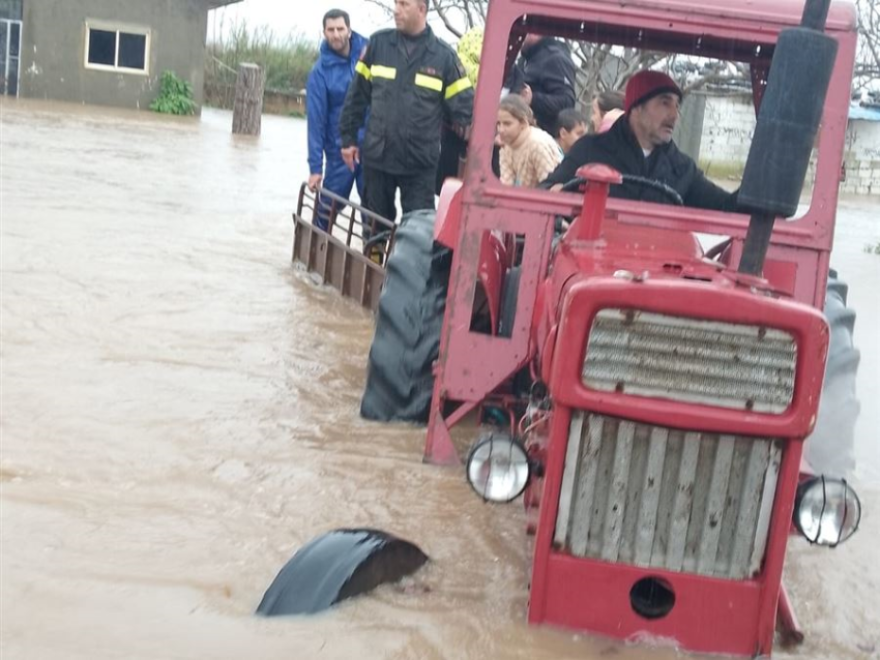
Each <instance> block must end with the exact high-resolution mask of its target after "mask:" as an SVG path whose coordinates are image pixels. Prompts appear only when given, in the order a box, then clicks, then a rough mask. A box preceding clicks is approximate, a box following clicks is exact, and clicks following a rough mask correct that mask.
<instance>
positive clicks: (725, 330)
mask: <svg viewBox="0 0 880 660" xmlns="http://www.w3.org/2000/svg"><path fill="white" fill-rule="evenodd" d="M796 361H797V345H796V343H795V340H794V337H793V336H792V335H790V334H789V333H787V332H784V331H782V330H775V329H772V328H764V327H760V326H752V325H739V324H735V323H724V322H718V321H705V320H701V319H692V318H686V317H678V316H668V315H664V314H655V313H651V312H639V311H635V310H627V309H603V310H601V311H600V312H599V313H598V314H597V315H596V318H595V319H594V320H593V325H592V327H591V329H590V336H589V342H588V344H587V352H586V358H585V360H584V366H583V381H584V384H585V385H587V386H588V387H590V388H592V389H595V390H600V391H605V392H615V391H616V392H625V393H628V394H636V395H640V396H649V397H658V398H664V399H671V400H673V401H683V402H687V403H698V404H708V405H715V406H721V407H724V408H734V409H738V410H754V411H756V412H766V413H781V412H784V411H785V410H786V409H787V408H788V407H789V406H790V405H791V402H792V397H793V395H794V376H795V366H796Z"/></svg>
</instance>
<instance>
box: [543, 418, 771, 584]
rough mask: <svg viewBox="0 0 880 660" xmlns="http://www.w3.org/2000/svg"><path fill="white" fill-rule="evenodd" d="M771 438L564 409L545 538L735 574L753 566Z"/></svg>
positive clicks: (757, 559) (576, 550) (765, 510)
mask: <svg viewBox="0 0 880 660" xmlns="http://www.w3.org/2000/svg"><path fill="white" fill-rule="evenodd" d="M781 457H782V449H781V442H779V441H773V440H768V439H764V438H753V437H745V436H732V435H719V434H715V433H697V432H685V431H678V430H673V429H668V428H664V427H660V426H651V425H647V424H638V423H635V422H631V421H626V420H620V419H614V418H609V417H603V416H600V415H593V414H589V413H584V412H575V413H574V414H573V415H572V421H571V427H570V430H569V438H568V450H567V453H566V457H565V469H564V472H563V477H562V488H561V491H560V498H559V511H558V515H557V519H556V532H555V536H554V543H555V545H556V547H557V548H560V549H563V550H565V551H567V552H570V553H571V554H572V555H575V556H578V557H589V558H592V559H598V560H602V561H609V562H618V563H626V564H631V565H635V566H641V567H651V568H658V569H667V570H671V571H680V572H687V573H696V574H699V575H705V576H713V577H722V578H728V579H733V580H743V579H746V578H748V577H750V576H752V575H754V574H755V573H757V572H758V571H759V570H760V568H761V563H762V560H763V557H764V548H765V545H766V542H767V533H768V529H769V526H770V513H771V511H772V509H773V500H774V497H775V492H776V480H777V476H778V473H779V465H780V461H781Z"/></svg>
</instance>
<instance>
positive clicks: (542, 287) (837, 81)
mask: <svg viewBox="0 0 880 660" xmlns="http://www.w3.org/2000/svg"><path fill="white" fill-rule="evenodd" d="M855 26H856V18H855V13H854V8H853V7H852V6H851V5H850V4H847V3H837V2H835V3H834V4H832V5H831V6H830V7H829V4H828V2H827V1H826V2H822V0H819V1H817V2H812V1H810V2H808V3H807V5H806V7H805V6H804V4H803V2H800V1H794V0H772V1H768V2H763V3H758V4H755V3H751V4H741V5H736V4H735V3H729V2H725V1H724V0H704V1H703V2H701V3H694V4H682V3H680V2H674V1H672V0H634V1H633V2H627V3H620V2H612V1H609V0H578V1H576V2H575V1H563V0H493V1H492V2H491V3H490V5H489V10H488V17H487V23H486V31H485V39H484V44H483V57H482V60H481V67H480V80H479V84H478V86H477V94H476V102H475V112H474V124H473V129H472V132H471V139H470V144H469V149H468V157H467V166H466V169H465V173H464V176H463V179H462V180H461V181H458V180H449V181H447V183H446V185H445V187H444V189H443V192H442V195H441V197H440V203H439V208H438V210H437V212H436V215H435V214H434V212H427V211H426V212H417V213H414V214H411V215H409V216H408V217H406V218H405V219H404V221H403V222H402V224H401V226H400V227H399V228H397V230H396V233H395V236H394V247H393V249H392V250H391V251H390V256H389V257H388V259H387V267H386V269H385V271H384V288H383V291H382V293H381V296H378V298H377V299H371V300H372V301H373V302H374V303H378V310H377V312H378V313H377V330H376V336H375V338H374V341H373V345H372V347H371V351H370V361H369V372H368V377H367V384H366V388H365V393H364V398H363V402H362V414H363V415H364V416H365V417H368V418H372V419H380V420H407V421H417V422H427V424H428V431H427V439H426V443H425V449H424V458H425V460H426V461H428V462H432V463H437V464H460V463H461V462H462V457H461V456H460V454H459V449H458V448H457V446H456V443H455V442H453V434H452V429H453V428H454V427H456V425H459V424H460V423H461V422H462V421H463V420H465V419H466V418H468V417H469V416H472V415H471V414H472V413H478V414H479V418H480V420H481V421H482V422H483V423H484V425H485V427H488V430H486V432H485V433H484V434H483V435H481V437H479V439H478V440H477V441H476V442H475V443H474V444H473V445H472V446H471V448H470V450H469V451H468V452H467V454H466V456H465V457H464V460H465V463H466V466H467V468H466V472H467V477H468V481H469V482H470V483H471V485H472V486H473V487H474V489H475V490H476V491H477V493H478V494H479V495H480V496H481V497H483V498H484V499H486V500H491V501H510V500H513V499H516V498H518V497H519V496H520V495H521V494H523V493H524V497H523V501H524V503H525V506H526V510H527V514H528V521H529V522H528V531H529V533H530V534H531V535H533V544H534V555H533V566H532V573H531V587H530V589H531V590H530V599H529V611H528V619H529V621H530V622H532V623H541V624H551V625H555V626H561V627H565V628H572V629H580V630H586V631H591V632H594V633H597V634H602V635H606V636H609V637H614V638H621V639H627V640H633V639H637V640H651V639H653V640H673V641H674V642H675V643H676V644H678V645H679V646H681V647H682V648H685V649H688V650H693V651H700V652H712V653H726V654H734V655H743V656H754V655H769V653H770V652H771V649H772V645H773V640H774V630H775V628H776V626H777V624H778V625H779V626H780V629H781V631H782V633H783V635H784V639H799V638H801V637H802V636H801V632H800V629H799V627H798V624H797V621H796V618H795V616H794V613H793V610H792V607H791V604H790V602H789V599H788V596H787V594H786V591H785V589H784V587H783V585H782V568H783V562H784V558H785V551H786V544H787V539H788V537H789V535H790V534H793V533H800V534H801V535H803V536H805V537H806V538H807V539H809V541H810V542H812V543H817V544H823V545H829V546H835V545H837V544H838V543H840V542H842V541H844V540H846V538H848V537H849V536H850V535H851V534H852V533H853V532H854V531H855V530H856V528H857V527H858V522H859V517H860V513H861V511H860V504H859V501H858V498H857V497H856V495H855V493H854V492H853V490H852V488H851V487H850V486H849V484H847V482H846V481H845V479H843V478H842V477H844V476H845V473H846V470H847V468H848V467H850V466H848V465H847V464H845V463H843V464H838V465H834V466H828V465H815V466H812V467H811V466H810V465H809V462H808V461H807V460H806V458H808V457H805V441H806V439H807V438H808V437H809V436H810V434H811V432H813V430H814V427H815V425H816V420H817V414H818V415H819V417H820V424H821V417H822V415H824V414H825V413H824V412H821V411H820V398H825V399H828V398H829V394H828V392H829V390H830V389H833V390H834V391H835V394H834V396H833V400H834V401H835V404H836V405H837V406H841V405H843V406H849V408H847V410H846V417H847V418H848V419H849V422H848V423H849V428H845V427H838V428H837V429H836V431H837V432H839V433H840V437H834V436H833V434H832V436H831V437H823V438H816V437H813V438H812V439H811V440H810V442H815V443H825V444H830V446H831V447H832V448H833V447H835V446H837V445H836V444H835V443H842V445H840V446H839V447H838V448H837V449H836V450H834V449H833V450H832V451H831V452H830V454H832V455H834V454H836V455H840V456H845V455H847V452H848V451H849V450H850V449H851V448H850V447H847V446H845V445H846V442H847V436H848V437H849V441H850V442H851V437H852V424H853V419H854V417H855V414H856V413H857V404H856V403H855V399H854V374H855V369H856V366H857V363H858V352H857V351H856V350H855V349H854V348H853V346H852V324H853V314H852V313H851V312H850V311H849V310H847V309H846V307H845V298H846V295H845V294H846V289H845V286H844V285H842V284H841V283H840V282H839V281H838V280H837V279H836V276H835V275H834V274H833V273H832V274H831V276H829V259H830V251H831V247H832V238H833V230H834V220H835V209H836V206H837V197H838V183H839V179H840V173H841V163H842V155H843V148H844V137H845V131H846V123H847V112H848V106H849V96H850V83H851V78H852V76H851V72H852V69H853V62H854V54H855V48H856V27H855ZM527 33H539V34H543V35H553V36H556V37H559V38H563V39H569V40H573V41H587V42H591V43H594V44H608V45H611V46H614V47H619V48H621V49H623V48H626V49H638V50H641V51H643V52H649V51H660V52H664V53H679V54H682V55H684V56H687V57H689V58H694V59H696V58H706V59H705V61H709V62H716V63H717V62H723V63H731V62H732V63H736V64H739V65H745V66H747V67H748V69H749V71H750V73H751V81H752V86H751V89H752V100H753V105H754V108H755V112H756V114H757V117H758V120H757V127H756V130H755V135H754V139H753V142H752V145H751V151H750V154H749V159H748V164H747V166H746V170H745V173H744V175H743V182H742V187H741V189H740V193H739V202H740V206H741V208H742V209H743V211H744V212H743V213H723V212H717V211H706V210H700V209H695V208H687V207H684V206H680V205H676V204H674V203H670V204H668V205H666V204H653V203H644V202H637V201H627V200H622V199H615V198H614V197H609V191H610V190H611V187H612V186H615V185H621V184H623V185H630V186H642V185H647V186H651V185H654V183H655V182H650V181H648V182H645V181H636V180H632V179H627V177H626V176H622V175H621V174H620V173H618V172H616V171H614V170H613V169H611V168H608V167H606V166H604V165H596V164H593V165H587V166H585V167H584V168H582V169H581V170H580V171H579V172H578V175H579V178H578V179H575V180H574V181H572V182H570V184H568V185H567V186H566V188H567V190H566V191H563V192H558V193H554V192H549V191H542V190H531V189H523V188H518V187H509V186H505V185H502V183H501V182H500V180H499V179H498V178H497V177H496V176H495V175H494V174H493V171H492V167H491V162H492V150H493V136H494V123H495V117H496V108H497V103H498V99H499V96H500V94H501V90H502V85H503V81H504V80H505V75H506V71H507V70H509V67H510V66H511V64H512V62H513V60H514V59H515V57H516V55H517V53H518V51H519V49H520V44H521V43H522V40H523V38H524V36H525V35H526V34H527ZM614 52H616V51H615V49H614V48H612V49H611V50H610V53H611V54H613V53H614ZM610 59H613V58H610ZM826 91H827V93H826ZM811 157H812V160H813V163H814V165H815V183H814V185H813V190H812V193H811V195H810V197H809V200H808V205H807V208H805V209H804V208H801V209H800V211H799V201H800V196H801V192H802V188H803V183H804V180H805V176H806V172H807V168H808V163H809V162H810V160H811ZM670 201H671V200H670ZM353 216H354V214H351V215H350V216H349V219H348V223H349V225H348V226H349V232H348V245H347V246H345V247H347V251H346V250H342V248H341V247H340V246H342V245H343V243H340V242H339V239H338V238H333V237H332V236H325V237H323V238H321V240H323V241H324V242H325V243H334V241H335V243H336V244H337V250H340V251H342V252H346V253H351V252H354V251H355V250H353V249H352V248H351V229H350V227H351V223H352V222H353V221H354V220H353ZM300 224H301V225H302V227H300ZM314 231H315V230H314V229H313V228H311V227H310V226H309V225H308V224H307V221H305V220H304V219H303V218H301V217H300V218H298V219H297V233H298V236H299V238H298V239H297V240H299V245H300V252H301V253H303V251H302V246H303V240H304V238H303V237H304V236H306V235H307V234H309V235H310V234H311V233H312V232H314ZM389 231H391V230H390V228H389ZM332 233H333V232H332V230H331V234H332ZM342 233H344V232H342ZM372 233H373V234H375V231H374V232H372ZM337 235H341V234H340V232H338V231H337ZM710 237H711V239H710V243H711V247H708V248H706V249H704V247H703V245H704V244H709V243H706V240H707V238H710ZM309 240H312V239H309ZM306 252H307V251H306ZM295 256H296V245H295ZM312 256H314V255H312ZM346 258H347V259H349V260H353V259H355V258H354V257H353V256H351V255H349V256H348V257H346ZM340 259H341V257H340ZM313 261H314V259H313ZM325 261H326V259H325ZM331 261H332V259H331ZM313 269H316V268H313ZM380 271H381V269H379V270H378V271H377V272H380ZM337 279H338V278H337ZM342 279H343V280H344V277H343V278H342ZM337 286H339V288H343V287H342V286H340V285H337ZM375 286H378V284H376V285H375ZM360 300H361V302H362V303H364V304H367V306H370V303H369V302H367V301H368V297H363V296H362V297H361V298H360ZM823 307H824V308H825V310H826V315H823V314H822V309H823ZM829 338H830V346H831V359H830V361H829V362H828V369H827V371H826V358H827V356H828V355H829ZM823 382H824V387H825V391H824V394H823ZM844 426H845V425H844ZM827 453H829V452H826V454H827Z"/></svg>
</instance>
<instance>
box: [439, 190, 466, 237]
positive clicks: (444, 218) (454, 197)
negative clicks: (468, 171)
mask: <svg viewBox="0 0 880 660" xmlns="http://www.w3.org/2000/svg"><path fill="white" fill-rule="evenodd" d="M462 186H463V184H462V182H461V180H459V179H446V181H445V182H444V183H443V188H442V189H441V190H440V201H439V202H438V204H437V219H436V221H435V222H434V240H435V241H436V242H438V243H440V245H443V246H444V247H447V248H449V249H450V250H454V249H455V248H457V247H458V235H459V232H460V230H461V198H462Z"/></svg>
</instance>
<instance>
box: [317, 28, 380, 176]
mask: <svg viewBox="0 0 880 660" xmlns="http://www.w3.org/2000/svg"><path fill="white" fill-rule="evenodd" d="M367 43H368V40H367V39H366V38H365V37H362V36H361V35H359V34H358V33H357V32H352V33H351V52H350V53H349V55H348V58H345V57H342V56H341V55H339V54H338V53H336V51H334V50H333V49H332V48H330V45H329V44H328V43H327V41H326V40H324V41H322V42H321V54H320V56H319V57H318V61H317V62H316V63H315V66H314V67H313V68H312V71H311V73H309V81H308V84H307V85H306V116H307V120H308V132H309V173H310V174H321V172H322V168H323V165H324V152H326V153H327V160H328V161H330V160H334V161H337V160H338V161H340V162H341V161H342V156H341V155H340V153H339V150H340V149H341V148H342V140H341V139H340V136H339V116H340V115H341V114H342V105H343V103H344V102H345V95H346V93H347V92H348V85H349V83H350V82H351V79H352V77H353V76H354V68H355V65H357V63H358V60H359V59H360V56H361V53H363V51H364V48H366V46H367ZM358 138H359V139H358V142H360V141H361V140H362V139H363V129H361V132H360V133H359V135H358Z"/></svg>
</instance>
